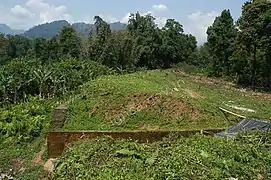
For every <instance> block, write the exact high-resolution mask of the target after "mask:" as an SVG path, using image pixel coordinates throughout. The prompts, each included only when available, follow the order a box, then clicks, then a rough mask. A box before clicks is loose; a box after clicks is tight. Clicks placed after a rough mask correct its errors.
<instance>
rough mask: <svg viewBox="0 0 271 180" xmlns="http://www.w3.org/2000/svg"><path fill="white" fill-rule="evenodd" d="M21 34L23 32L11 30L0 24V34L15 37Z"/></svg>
mask: <svg viewBox="0 0 271 180" xmlns="http://www.w3.org/2000/svg"><path fill="white" fill-rule="evenodd" d="M23 32H24V30H21V29H11V28H10V27H9V26H8V25H6V24H0V33H4V34H11V35H16V34H22V33H23Z"/></svg>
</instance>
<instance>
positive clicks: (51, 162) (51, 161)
mask: <svg viewBox="0 0 271 180" xmlns="http://www.w3.org/2000/svg"><path fill="white" fill-rule="evenodd" d="M54 160H55V159H53V158H51V159H48V161H47V162H46V163H45V164H44V169H45V170H46V171H48V172H50V173H52V172H53V171H54Z"/></svg>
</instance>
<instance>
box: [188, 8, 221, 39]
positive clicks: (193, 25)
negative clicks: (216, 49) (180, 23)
mask: <svg viewBox="0 0 271 180" xmlns="http://www.w3.org/2000/svg"><path fill="white" fill-rule="evenodd" d="M217 16H219V13H218V12H216V11H212V12H208V13H203V12H199V11H198V12H194V13H192V14H190V15H188V17H187V19H188V23H187V24H184V29H185V32H187V33H190V34H193V35H194V36H196V38H197V41H198V43H199V44H202V43H203V42H205V41H206V39H207V34H206V31H207V29H208V27H209V26H211V25H212V23H213V22H214V19H215V18H216V17H217Z"/></svg>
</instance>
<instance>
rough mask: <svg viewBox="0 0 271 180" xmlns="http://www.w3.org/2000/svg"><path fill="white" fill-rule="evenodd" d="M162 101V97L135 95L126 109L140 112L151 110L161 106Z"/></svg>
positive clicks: (130, 98)
mask: <svg viewBox="0 0 271 180" xmlns="http://www.w3.org/2000/svg"><path fill="white" fill-rule="evenodd" d="M161 101H162V96H161V95H156V94H151V93H144V94H134V95H132V96H131V97H129V100H128V103H127V105H126V107H127V108H128V109H136V110H138V111H140V110H144V109H150V108H153V107H154V106H156V105H157V104H159V103H160V102H161Z"/></svg>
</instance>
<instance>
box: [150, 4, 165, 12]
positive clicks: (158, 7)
mask: <svg viewBox="0 0 271 180" xmlns="http://www.w3.org/2000/svg"><path fill="white" fill-rule="evenodd" d="M152 9H153V10H155V11H166V10H167V9H168V8H167V6H166V5H164V4H155V5H153V6H152Z"/></svg>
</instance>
